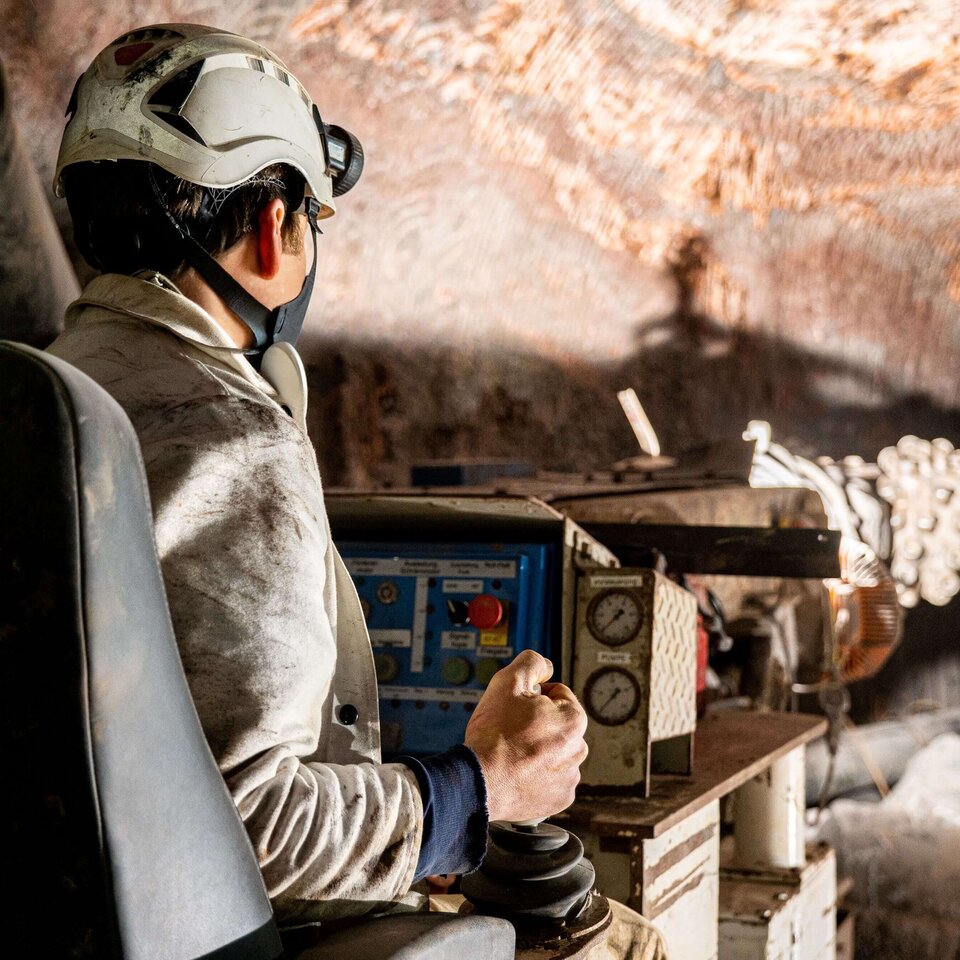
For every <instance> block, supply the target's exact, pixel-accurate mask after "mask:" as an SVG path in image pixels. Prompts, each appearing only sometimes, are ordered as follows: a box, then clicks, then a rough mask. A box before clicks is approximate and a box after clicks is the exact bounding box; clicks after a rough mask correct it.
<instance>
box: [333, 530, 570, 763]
mask: <svg viewBox="0 0 960 960" xmlns="http://www.w3.org/2000/svg"><path fill="white" fill-rule="evenodd" d="M339 549H340V553H341V555H342V556H343V560H344V563H345V564H346V566H347V569H348V570H349V572H350V574H351V576H352V577H353V581H354V583H355V584H356V587H357V593H358V594H359V596H360V604H361V606H362V608H363V612H364V616H365V617H366V620H367V627H368V629H369V631H370V642H371V644H372V646H373V653H374V662H375V664H376V669H377V682H378V685H379V691H380V728H381V740H382V744H383V753H384V756H385V757H389V756H390V755H396V754H398V753H408V754H413V755H421V756H425V755H429V754H431V753H439V752H442V751H443V750H446V749H448V748H449V747H451V746H453V745H455V744H457V743H462V742H463V736H464V732H465V731H466V726H467V721H468V720H469V719H470V713H471V712H472V711H473V709H474V707H475V706H476V704H477V702H478V701H479V699H480V697H481V695H482V693H483V691H484V689H485V687H486V686H487V684H488V683H489V682H490V680H491V678H492V677H493V676H494V674H495V673H496V672H497V671H498V670H499V669H500V668H501V667H502V666H503V665H504V664H505V663H507V662H509V661H510V660H512V659H513V658H514V657H515V656H516V655H517V654H518V653H520V651H521V650H536V651H537V652H538V653H543V654H544V655H545V656H548V657H551V658H552V659H553V660H554V662H559V651H557V650H555V649H554V646H555V645H556V644H555V642H554V640H553V637H554V636H555V634H556V633H557V631H556V628H555V620H556V614H555V610H556V609H557V606H558V603H557V598H556V597H554V596H553V593H554V591H553V590H552V589H551V584H552V582H553V578H554V577H555V575H556V571H555V565H556V558H555V555H554V554H555V547H554V545H553V544H548V543H519V544H510V543H507V544H494V543H486V544H484V543H380V542H377V543H364V542H357V541H348V542H343V543H340V544H339Z"/></svg>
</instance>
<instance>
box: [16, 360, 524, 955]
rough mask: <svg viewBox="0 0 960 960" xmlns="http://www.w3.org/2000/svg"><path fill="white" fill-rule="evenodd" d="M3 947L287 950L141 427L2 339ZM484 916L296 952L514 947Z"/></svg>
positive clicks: (412, 923)
mask: <svg viewBox="0 0 960 960" xmlns="http://www.w3.org/2000/svg"><path fill="white" fill-rule="evenodd" d="M0 449H2V451H3V461H2V464H3V465H2V470H0V510H2V517H0V584H2V586H0V656H2V661H0V662H2V663H3V677H4V679H5V683H4V687H5V691H4V696H3V697H2V698H0V703H2V706H0V710H2V728H0V737H2V740H0V746H2V756H3V758H4V776H3V789H2V790H0V797H2V800H0V803H2V808H0V817H2V819H0V822H2V823H3V826H4V832H5V835H6V836H5V842H4V844H3V854H2V860H0V863H2V867H3V872H4V878H5V884H4V886H5V887H6V889H7V894H6V896H5V897H4V899H3V928H4V933H3V943H4V955H7V956H16V957H44V958H50V960H55V958H76V960H81V958H98V960H101V958H104V960H201V958H202V960H277V958H279V957H280V956H281V955H282V949H281V944H280V940H279V937H278V934H277V930H276V927H275V924H274V921H273V917H272V913H271V909H270V903H269V901H268V899H267V896H266V893H265V890H264V886H263V881H262V878H261V876H260V871H259V868H258V866H257V862H256V858H255V856H254V853H253V850H252V848H251V846H250V842H249V840H248V839H247V835H246V832H245V831H244V829H243V825H242V824H241V822H240V819H239V817H238V815H237V812H236V809H235V807H234V805H233V802H232V800H231V798H230V795H229V793H228V792H227V789H226V786H225V785H224V782H223V780H222V778H221V777H220V774H219V772H218V770H217V767H216V764H215V763H214V761H213V757H212V756H211V754H210V751H209V749H208V747H207V744H206V741H205V739H204V737H203V733H202V731H201V729H200V724H199V722H198V720H197V716H196V712H195V710H194V707H193V702H192V700H191V698H190V693H189V690H188V688H187V684H186V680H185V678H184V675H183V669H182V666H181V663H180V658H179V655H178V652H177V648H176V643H175V641H174V637H173V632H172V629H171V626H170V618H169V614H168V611H167V606H166V598H165V595H164V591H163V582H162V579H161V576H160V570H159V566H158V563H157V557H156V550H155V547H154V542H153V529H152V522H151V515H150V507H149V496H148V493H147V487H146V480H145V477H144V472H143V466H142V463H141V460H140V451H139V446H138V443H137V438H136V435H135V433H134V431H133V428H132V426H131V425H130V422H129V420H128V419H127V417H126V415H125V414H124V413H123V411H122V410H121V409H120V407H119V406H118V405H117V404H116V403H115V402H114V401H113V399H112V398H111V397H110V396H109V395H108V394H107V393H106V392H105V391H104V390H102V389H101V388H100V387H99V386H98V385H97V384H95V383H94V382H93V381H92V380H90V379H89V378H88V377H86V376H85V375H84V374H82V373H80V372H79V371H77V370H75V369H74V368H72V367H71V366H70V365H69V364H66V363H64V362H63V361H60V360H58V359H56V358H53V357H50V356H47V355H46V354H43V353H40V352H38V351H36V350H33V349H31V348H29V347H24V346H22V345H18V344H10V343H0ZM513 955H514V932H513V928H512V927H511V926H510V925H509V924H507V923H505V922H503V921H499V920H494V919H492V918H470V919H466V918H459V917H453V916H450V915H443V914H435V915H429V914H427V915H419V916H415V917H403V918H392V917H389V918H382V919H378V920H369V921H364V922H361V923H359V924H357V925H356V926H355V927H351V928H349V929H347V930H344V931H342V932H340V933H338V934H336V935H335V936H333V937H332V938H331V939H330V940H329V941H324V942H321V944H320V945H319V946H316V947H311V948H310V949H309V950H308V951H307V952H306V953H302V954H300V956H301V958H302V960H323V958H327V960H336V958H339V957H349V958H350V960H387V958H392V960H414V958H416V960H439V958H441V957H444V958H446V957H474V956H476V957H480V956H482V957H484V958H485V960H509V958H512V957H513Z"/></svg>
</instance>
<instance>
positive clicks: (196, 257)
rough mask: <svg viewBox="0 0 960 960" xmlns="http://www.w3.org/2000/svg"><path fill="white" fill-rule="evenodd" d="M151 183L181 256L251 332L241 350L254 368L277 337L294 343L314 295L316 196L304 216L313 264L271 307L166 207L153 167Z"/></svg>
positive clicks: (258, 366) (317, 229)
mask: <svg viewBox="0 0 960 960" xmlns="http://www.w3.org/2000/svg"><path fill="white" fill-rule="evenodd" d="M150 183H151V185H152V186H153V193H154V196H155V197H156V200H157V203H158V204H159V206H160V209H161V210H162V211H163V213H164V215H165V217H166V220H167V222H168V223H169V224H170V226H171V227H172V228H173V229H172V232H171V235H172V236H174V237H175V238H176V240H177V243H178V246H179V247H180V250H181V252H182V254H183V258H184V260H186V261H187V263H189V264H190V266H191V267H193V269H194V270H196V271H197V273H198V274H200V276H201V277H203V279H204V281H205V282H206V284H207V285H208V286H209V287H210V288H211V289H212V290H213V291H214V292H215V293H216V294H217V296H219V297H220V299H221V300H223V302H224V304H225V305H226V306H227V308H228V309H229V310H230V311H231V312H233V313H235V314H236V315H237V317H239V318H240V320H242V321H243V323H245V324H246V325H247V326H248V327H249V328H250V331H251V332H252V333H253V341H254V346H253V347H252V348H250V349H249V350H244V354H245V355H246V356H247V358H248V359H249V361H250V363H251V364H252V365H253V367H254V369H256V370H259V369H260V363H261V361H262V360H263V355H264V353H265V352H266V350H267V349H268V348H269V347H270V346H272V345H273V344H274V343H276V342H277V341H278V340H283V341H286V342H287V343H290V344H295V343H296V342H297V337H299V336H300V331H301V330H302V329H303V321H304V319H305V318H306V315H307V307H308V306H309V304H310V297H311V296H312V295H313V286H314V283H315V281H316V277H317V237H318V235H319V234H320V233H322V231H321V230H320V225H319V224H318V223H317V215H318V213H319V212H320V204H319V203H318V202H317V200H315V199H314V198H313V197H307V198H306V199H305V201H304V203H305V206H306V215H307V220H308V221H309V223H310V229H311V231H312V232H313V264H312V265H311V267H310V272H309V273H308V274H307V276H306V278H305V279H304V281H303V286H302V287H301V288H300V293H298V294H297V296H296V297H295V298H294V299H293V300H288V301H287V302H286V303H281V304H280V306H278V307H276V308H275V309H273V310H271V309H270V308H269V307H266V306H264V304H262V303H261V302H260V301H259V300H257V299H256V297H254V296H252V295H251V294H250V293H248V292H247V291H246V290H245V289H244V288H243V286H242V285H241V284H240V283H239V282H238V281H237V280H236V279H235V278H234V277H232V276H231V275H230V274H229V273H228V272H227V271H226V270H224V268H223V267H222V266H221V265H220V264H219V263H218V262H217V261H216V259H215V258H214V257H213V256H211V254H210V253H209V252H208V251H207V250H206V249H204V247H203V246H202V245H201V244H200V243H198V242H197V240H196V239H195V238H194V237H192V236H191V235H190V232H189V231H188V230H187V228H186V227H185V226H184V225H183V224H182V223H180V221H179V220H177V218H176V217H175V216H174V215H173V214H172V213H171V212H170V211H169V210H168V209H167V205H166V203H164V200H163V195H162V193H161V192H160V186H159V184H158V183H157V181H156V178H155V177H154V175H153V171H152V170H151V171H150Z"/></svg>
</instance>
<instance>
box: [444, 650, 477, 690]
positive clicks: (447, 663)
mask: <svg viewBox="0 0 960 960" xmlns="http://www.w3.org/2000/svg"><path fill="white" fill-rule="evenodd" d="M471 672H472V671H471V669H470V661H469V660H468V659H467V658H466V657H448V658H447V659H446V660H444V661H443V679H444V680H446V681H447V683H452V684H454V685H455V686H460V685H461V684H464V683H468V682H469V681H470V674H471Z"/></svg>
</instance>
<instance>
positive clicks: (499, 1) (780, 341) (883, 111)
mask: <svg viewBox="0 0 960 960" xmlns="http://www.w3.org/2000/svg"><path fill="white" fill-rule="evenodd" d="M3 14H4V23H5V25H6V27H7V29H6V30H5V31H4V33H3V35H2V37H0V57H2V59H3V62H4V64H5V66H6V68H7V73H8V77H9V82H10V86H11V90H12V97H13V99H14V101H15V107H16V110H17V112H18V117H19V121H20V125H21V129H22V130H23V131H24V133H25V134H26V137H25V140H26V141H27V142H28V144H29V146H30V149H31V152H32V155H33V158H34V162H35V164H36V166H37V167H38V169H39V170H40V171H41V174H42V176H43V178H44V181H45V182H46V183H49V179H50V173H51V169H52V163H53V158H54V156H55V153H56V147H57V142H58V138H59V132H60V129H61V124H62V114H63V106H64V105H65V103H66V101H67V98H68V95H69V92H70V89H71V87H72V84H73V81H74V79H75V77H76V75H77V74H78V73H79V72H80V71H81V70H82V69H83V68H84V67H85V66H86V63H87V62H88V61H89V59H90V57H91V55H92V53H93V52H95V50H96V49H98V48H99V47H100V46H101V45H102V44H104V43H106V42H108V41H109V40H110V39H112V37H114V36H116V35H118V34H120V33H122V32H123V31H125V30H127V29H128V28H130V27H131V26H133V25H135V24H142V23H144V22H149V21H165V20H166V21H174V20H193V21H198V22H207V23H217V24H221V25H223V26H224V27H226V28H229V29H234V30H237V31H239V32H244V33H246V34H248V35H251V36H254V37H256V38H257V39H260V40H262V41H263V42H266V43H267V44H268V45H270V46H272V47H273V48H274V49H275V50H276V51H277V52H278V53H279V54H280V55H281V56H283V57H284V58H285V59H286V60H287V62H288V64H289V65H290V66H291V67H292V68H293V69H294V71H295V72H296V73H297V75H298V76H299V77H300V78H301V79H302V80H303V82H304V83H305V85H306V86H307V88H308V89H309V90H310V92H311V93H312V95H313V96H314V97H315V99H316V100H317V102H318V103H319V105H320V107H321V110H322V112H323V114H324V116H325V118H327V119H328V120H331V121H335V122H341V123H343V124H344V125H346V126H347V127H348V128H349V129H351V130H353V131H355V132H356V133H357V134H358V135H359V137H360V138H361V140H362V141H363V143H364V146H365V148H366V151H367V156H368V165H367V171H366V174H365V177H364V180H363V181H362V182H361V185H360V186H359V187H358V188H357V189H356V190H355V191H354V192H353V193H351V194H350V195H349V196H347V197H345V198H343V200H342V202H341V204H340V207H341V210H340V214H339V215H338V216H337V218H335V219H334V220H333V221H331V222H330V224H329V227H328V228H326V231H325V236H324V239H323V241H322V243H323V247H322V261H321V263H322V277H321V282H320V283H319V285H318V286H319V289H318V293H317V295H316V296H315V301H314V305H313V308H312V311H311V317H310V320H309V323H308V328H307V335H306V338H305V353H306V354H307V357H308V359H309V361H310V365H311V380H312V383H313V387H314V389H313V399H312V408H311V428H312V431H313V433H314V436H315V439H316V441H317V444H318V448H319V450H320V456H321V461H322V466H323V469H324V473H325V476H326V479H327V482H328V483H351V484H363V483H367V482H370V481H371V480H386V481H395V482H397V481H399V482H402V481H403V479H404V478H405V476H406V471H407V467H408V465H409V463H410V462H411V461H414V460H416V459H419V458H423V457H426V456H448V455H458V454H463V455H470V454H473V455H477V454H482V455H523V456H526V457H528V458H532V459H534V460H535V461H537V462H538V463H539V464H540V465H542V466H545V467H554V468H570V467H592V466H600V465H604V464H606V463H609V462H610V461H612V460H614V459H617V458H619V457H622V456H624V455H626V454H629V453H631V452H632V450H633V440H632V436H631V434H630V433H629V430H628V428H627V426H626V423H625V421H624V420H623V418H622V414H621V413H620V411H619V407H618V405H617V403H616V400H615V396H614V394H615V391H616V390H617V389H619V388H622V387H625V386H634V387H635V388H636V389H637V391H638V393H639V395H640V397H641V399H642V400H643V402H644V403H645V405H646V406H647V407H648V411H649V413H650V415H651V419H652V420H653V422H654V424H655V426H656V427H657V429H658V431H659V432H660V433H661V436H662V440H663V442H664V447H665V450H666V451H667V452H676V451H680V450H683V449H684V448H686V447H689V446H693V445H696V444H699V443H702V442H704V441H706V440H711V439H718V438H723V437H733V436H737V435H738V434H739V432H740V431H741V429H742V428H743V426H744V424H745V422H746V421H747V420H748V419H750V418H754V417H763V418H767V419H770V420H771V421H772V422H773V424H774V428H775V430H776V431H777V434H778V435H779V436H781V437H785V438H793V439H796V440H800V441H802V442H803V443H804V445H805V446H806V448H807V449H809V450H812V451H814V452H824V453H829V454H832V455H843V454H847V453H857V454H861V455H863V456H866V457H873V456H875V455H876V453H877V452H878V451H879V449H880V448H881V447H882V446H884V445H886V444H888V443H891V442H895V441H896V439H897V438H898V437H899V436H900V435H902V434H903V433H906V432H915V433H918V434H920V435H925V436H935V435H938V434H943V435H946V436H948V437H950V438H951V439H953V440H954V441H955V442H956V441H957V440H958V438H960V437H958V435H960V430H958V427H960V418H958V414H957V412H956V408H957V406H958V401H960V387H958V384H957V378H956V375H955V374H956V370H957V367H958V360H960V344H958V337H957V326H958V317H960V260H958V256H957V254H958V244H960V240H958V237H960V230H958V226H960V224H958V220H960V213H958V210H960V205H958V199H960V190H958V184H960V137H958V135H957V134H958V116H960V30H958V27H957V25H956V19H955V16H954V14H955V9H954V6H953V4H951V3H950V2H948V0H925V2H923V0H920V2H912V3H904V2H902V0H897V2H893V0H851V2H847V3H843V4H837V3H834V2H833V0H730V2H721V0H697V2H694V0H566V2H565V0H523V2H520V0H425V2H420V3H411V2H409V0H406V2H396V0H353V2H347V0H317V2H303V0H295V2H288V3H279V2H273V3H258V2H254V0H235V2H232V3H229V4H228V3H226V2H219V0H208V2H190V0H183V2H171V0H165V2H161V0H137V2H134V0H125V2H117V3H113V4H111V5H110V6H109V8H106V7H102V6H100V7H97V8H94V7H93V6H92V5H88V4H83V3H80V2H79V0H45V2H44V0H37V2H35V3H32V4H29V5H28V4H23V3H10V2H9V0H8V2H7V3H6V5H5V9H3ZM57 215H58V217H59V218H60V221H61V223H64V221H65V216H66V213H65V210H63V209H62V207H60V206H58V207H57Z"/></svg>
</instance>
